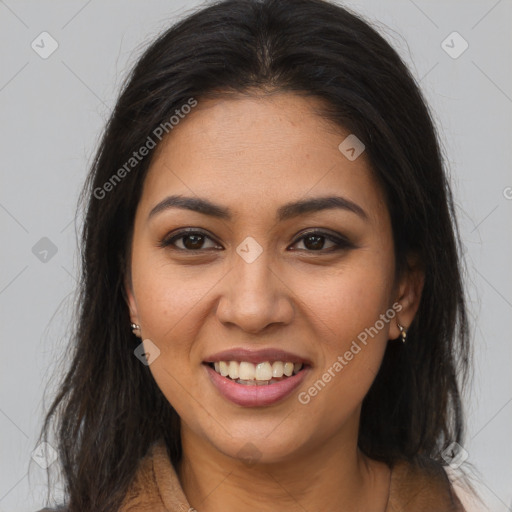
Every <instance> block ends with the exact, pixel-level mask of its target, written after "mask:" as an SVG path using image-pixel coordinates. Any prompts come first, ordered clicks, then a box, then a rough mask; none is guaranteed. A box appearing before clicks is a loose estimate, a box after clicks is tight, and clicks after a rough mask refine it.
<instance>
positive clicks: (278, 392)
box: [204, 364, 309, 407]
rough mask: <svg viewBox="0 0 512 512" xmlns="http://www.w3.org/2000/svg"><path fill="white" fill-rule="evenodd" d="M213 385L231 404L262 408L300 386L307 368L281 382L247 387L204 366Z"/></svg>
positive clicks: (281, 398)
mask: <svg viewBox="0 0 512 512" xmlns="http://www.w3.org/2000/svg"><path fill="white" fill-rule="evenodd" d="M204 366H205V368H206V371H207V372H208V376H209V377H210V380H211V381H212V383H213V385H214V386H215V387H216V388H217V389H218V390H219V392H220V394H221V395H222V396H223V397H224V398H227V399H228V400H230V401H231V402H233V403H235V404H237V405H241V406H243V407H262V406H265V405H271V404H274V403H276V402H279V401H280V400H283V399H284V398H286V397H287V396H288V395H290V394H291V393H292V391H293V390H294V389H295V388H297V386H299V385H300V383H301V382H302V381H303V380H304V378H305V377H306V374H307V373H308V370H309V367H308V366H306V367H305V368H303V369H302V370H301V371H300V372H298V373H297V374H295V375H292V376H291V377H288V378H286V379H284V380H282V381H279V382H275V383H273V384H268V385H263V386H258V385H256V386H250V385H249V386H247V385H244V384H237V383H236V382H235V381H233V380H231V379H228V378H227V377H223V376H222V375H220V374H219V373H217V372H216V371H215V370H214V369H213V368H211V367H210V366H209V365H207V364H205V365H204Z"/></svg>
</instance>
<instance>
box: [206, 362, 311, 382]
mask: <svg viewBox="0 0 512 512" xmlns="http://www.w3.org/2000/svg"><path fill="white" fill-rule="evenodd" d="M205 364H207V365H208V366H209V367H210V368H212V369H213V370H215V372H216V373H218V374H219V375H221V376H222V377H225V378H227V379H230V380H232V381H233V382H236V383H237V384H242V385H244V386H268V385H271V384H275V383H277V382H281V381H283V380H286V379H288V378H289V377H292V376H293V375H297V373H299V372H300V371H302V370H304V369H305V367H306V366H307V365H304V364H303V363H292V362H283V361H273V362H270V361H265V362H261V363H257V364H254V363H250V362H248V361H240V362H239V361H215V362H208V363H205Z"/></svg>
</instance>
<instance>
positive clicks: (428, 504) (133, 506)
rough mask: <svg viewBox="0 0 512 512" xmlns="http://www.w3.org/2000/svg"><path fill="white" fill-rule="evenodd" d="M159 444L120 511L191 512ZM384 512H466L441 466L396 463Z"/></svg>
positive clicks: (141, 466)
mask: <svg viewBox="0 0 512 512" xmlns="http://www.w3.org/2000/svg"><path fill="white" fill-rule="evenodd" d="M194 510H195V509H193V508H192V507H191V506H190V504H189V503H188V501H187V498H186V496H185V494H184V492H183V489H182V487H181V484H180V481H179V479H178V476H177V473H176V471H175V469H174V467H173V465H172V464H171V461H170V459H169V457H168V454H167V450H166V447H165V444H164V443H163V441H161V442H159V443H156V444H155V445H154V446H153V448H152V449H151V450H150V452H149V454H148V455H147V456H146V457H145V458H144V459H142V461H141V462H140V465H139V468H138V470H137V472H136V475H135V478H134V480H133V482H132V484H131V486H130V488H129V490H128V492H127V494H126V497H125V499H124V501H123V504H122V506H121V509H120V512H150V511H151V512H193V511H194ZM385 512H467V511H466V510H465V509H464V508H463V506H462V504H461V502H460V501H459V499H458V498H457V496H456V494H455V492H454V490H453V488H452V486H451V484H450V481H449V479H448V476H447V475H446V473H445V471H444V470H443V468H442V467H440V466H438V465H437V464H430V463H427V465H426V466H425V467H421V468H420V467H417V466H414V465H412V464H410V463H408V462H405V461H401V462H398V463H396V464H395V465H394V466H393V468H392V472H391V486H390V493H389V501H388V504H387V507H386V510H385Z"/></svg>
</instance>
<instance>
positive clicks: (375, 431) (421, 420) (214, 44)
mask: <svg viewBox="0 0 512 512" xmlns="http://www.w3.org/2000/svg"><path fill="white" fill-rule="evenodd" d="M251 90H259V91H261V90H265V91H284V92H286V91H289V92H294V93H297V94H304V95H309V96H312V97H316V98H318V99H321V100H323V102H322V104H324V105H325V108H324V110H323V111H322V115H324V116H325V117H326V118H329V119H330V120H332V121H334V122H335V123H337V125H338V126H340V127H343V128H344V129H346V130H348V131H349V132H350V133H353V134H355V135H356V136H357V137H358V138H359V139H360V140H361V141H362V142H363V143H364V144H365V146H366V154H367V156H368V158H369V160H370V162H371V166H372V170H373V172H374V175H375V179H376V180H377V181H378V183H379V184H380V186H381V187H382V190H383V191H384V194H385V197H386V200H387V205H388V208H389V212H390V215H391V221H392V229H393V238H394V244H395V252H396V262H397V270H398V271H400V270H402V269H403V268H404V265H405V264H406V256H407V255H408V254H410V253H411V252H413V253H415V254H417V255H418V256H419V258H420V260H421V263H422V266H423V268H424V272H425V285H424V289H423V293H422V298H421V303H420V306H419V310H418V312H417V314H416V317H415V319H414V322H413V323H412V325H411V326H410V329H409V336H408V339H409V340H410V341H408V343H407V344H405V345H402V344H400V343H393V344H391V343H390V344H388V348H387V350H386V353H385V356H384V360H383V363H382V366H381V369H380V372H379V373H378V375H377V377H376V380H375V382H374V384H373V385H372V387H371V389H370V391H369V393H368V394H367V396H366V398H365V400H364V402H363V408H362V413H361V423H360V433H359V446H360V449H361V450H362V451H363V452H364V453H365V454H366V455H368V456H369V457H371V458H374V459H378V460H382V461H386V462H388V463H391V462H393V461H394V460H396V459H407V460H412V459H414V458H415V457H417V456H427V457H430V458H434V459H437V460H439V461H440V462H441V463H442V461H441V459H440V455H439V454H440V452H441V450H443V448H444V447H445V446H446V445H447V444H449V443H450V442H452V441H456V442H458V443H460V444H462V438H463V415H462V411H461V398H460V389H461V388H460V386H461V385H463V384H464V383H465V381H466V380H467V370H468V358H469V345H468V320H467V316H466V308H465V299H464V290H463V285H462V278H461V268H462V267H461V260H460V256H459V255H460V251H459V243H458V241H459V237H458V229H457V223H456V219H455V214H454V206H453V199H452V195H451V192H450V187H449V184H448V182H447V178H446V175H445V171H444V163H443V158H442V154H441V150H440V142H439V140H438V136H437V133H436V130H435V128H434V123H433V121H432V118H431V115H430V112H429V110H428V107H427V106H426V102H425V100H424V99H423V96H422V94H421V92H420V89H419V86H418V84H417V83H416V81H415V80H414V78H413V77H412V75H411V74H410V72H409V71H408V69H407V67H406V66H405V65H404V63H403V62H402V60H401V59H400V57H399V56H398V54H397V52H396V51H395V50H394V49H393V48H392V47H391V46H390V45H389V44H388V43H387V42H386V40H385V39H384V38H383V37H382V36H381V35H379V34H378V33H377V31H376V30H375V29H374V28H372V27H371V26H370V25H369V23H368V22H367V21H365V20H363V19H362V18H361V17H359V16H358V15H356V14H354V13H351V12H350V11H348V10H346V9H344V8H342V7H340V6H337V5H334V4H331V3H328V2H326V1H322V0H226V1H222V2H218V3H215V4H211V5H209V6H207V7H203V8H201V9H200V10H198V11H196V12H194V13H193V14H191V15H189V16H187V17H186V18H185V19H183V20H182V21H180V22H178V23H177V24H175V25H174V26H173V27H171V28H170V29H169V30H167V31H166V32H165V33H163V34H162V35H161V36H159V37H158V39H157V40H156V41H155V42H153V43H152V44H151V45H150V47H149V48H148V49H147V50H146V51H145V53H144V54H143V56H142V57H141V58H140V59H139V60H138V62H137V64H136V65H135V67H134V69H133V70H132V72H131V74H130V76H129V77H128V79H127V81H126V82H125V84H124V86H123V90H122V92H121V94H120V97H119V99H118V101H117V104H116V106H115V109H114V112H113V113H112V116H111V118H110V120H109V121H108V124H107V126H106V129H105V132H104V134H103V138H102V140H101V143H100V146H99V149H98V152H97V155H96V158H95V160H94V163H93V165H92V169H91V172H90V174H89V176H88V178H87V181H86V183H85V187H84V189H83V192H82V196H81V197H82V202H83V204H84V206H85V221H84V226H83V232H82V238H81V244H82V245H81V264H82V266H81V278H80V288H79V295H78V298H77V310H76V316H77V325H76V329H75V332H74V335H73V338H72V340H71V347H72V350H73V353H72V361H71V362H70V366H69V370H68V372H67V374H66V375H65V377H64V379H63V382H62V385H61V387H60V390H59V392H58V394H57V397H56V398H55V400H54V402H53V404H52V406H51V408H50V409H49V412H48V414H47V417H46V420H45V423H44V427H43V430H42V437H44V438H45V439H46V438H47V437H48V435H49V434H50V433H51V431H53V432H54V433H55V434H56V436H57V441H56V443H55V444H56V445H57V446H58V453H59V456H60V461H61V465H62V470H63V473H64V477H65V483H66V492H67V497H68V501H69V503H68V505H69V511H70V512H78V511H80V512H83V511H86V510H94V511H95V512H103V511H105V512H106V511H109V512H110V511H113V510H116V509H117V508H118V507H119V504H120V501H121V499H122V497H123V495H124V493H125V492H126V490H127V487H128V485H129V483H130V481H131V479H132V478H133V476H134V472H135V469H136V466H137V463H138V461H139V460H140V459H141V458H142V457H143V456H144V455H145V454H146V453H147V451H148V449H149V447H150V446H151V444H153V443H154V442H155V441H156V440H158V439H160V438H164V439H165V442H166V443H167V446H168V450H169V455H170V458H171V461H172V463H173V464H175V465H176V464H177V462H178V461H179V460H180V457H181V443H180V434H179V426H180V424H179V417H178V415H177V413H176V412H175V411H174V409H173V408H172V407H171V406H170V404H169V403H168V402H167V400H166V399H165V397H164V396H163V394H162V393H161V391H160V390H159V388H158V387H157V385H156V384H155V381H154V379H153V378H152V376H151V373H150V371H149V369H148V367H146V366H145V365H143V364H141V363H140V361H139V360H138V359H137V358H136V357H134V355H133V350H134V348H135V347H136V346H137V345H138V344H139V343H140V340H139V339H138V338H136V337H135V336H134V335H133V334H132V332H131V330H130V317H129V311H128V307H127V304H126V302H125V295H124V278H125V275H126V272H127V265H128V262H127V255H128V249H129V246H130V242H131V234H132V229H133V221H134V214H135V210H136V207H137V204H138V201H139V199H140V194H141V190H142V185H143V182H144V179H145V175H146V173H147V170H148V167H149V165H150V163H151V155H149V156H148V157H146V158H144V159H141V160H140V161H137V163H136V164H135V165H131V164H130V166H129V167H127V166H126V163H127V162H129V161H130V158H131V157H132V155H133V152H134V151H135V152H136V151H138V150H139V149H140V148H141V147H142V146H143V145H144V144H146V143H147V141H148V140H149V139H148V137H151V138H152V139H153V140H155V130H156V129H157V128H158V127H159V126H161V125H162V123H167V129H170V128H169V120H170V118H171V116H173V115H174V114H175V111H176V110H177V109H178V110H179V109H181V108H182V106H183V105H185V104H187V103H188V102H189V101H190V99H191V98H193V99H194V100H195V101H198V102H201V100H202V99H203V98H206V97H209V96H212V95H214V94H216V93H230V92H232V93H250V92H251ZM158 133H159V132H158ZM152 154H154V150H153V152H152ZM132 164H134V162H132ZM123 166H124V169H125V171H126V172H125V173H121V174H122V179H119V180H118V179H117V178H116V179H115V180H113V175H114V174H116V173H117V176H118V177H119V175H120V174H119V173H118V172H117V171H118V170H119V169H122V168H123ZM128 169H129V170H128ZM106 183H110V186H105V184H106ZM458 381H459V382H458ZM461 383H462V384H461ZM52 426H53V429H54V430H52Z"/></svg>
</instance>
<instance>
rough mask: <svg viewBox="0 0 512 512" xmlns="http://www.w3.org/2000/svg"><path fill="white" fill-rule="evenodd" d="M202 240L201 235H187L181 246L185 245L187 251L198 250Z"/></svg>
mask: <svg viewBox="0 0 512 512" xmlns="http://www.w3.org/2000/svg"><path fill="white" fill-rule="evenodd" d="M202 238H203V235H187V236H186V237H185V242H184V244H183V245H185V247H186V248H187V249H199V248H200V246H201V245H202V243H201V242H202ZM189 240H195V242H194V241H193V242H192V243H188V241H189Z"/></svg>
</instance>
